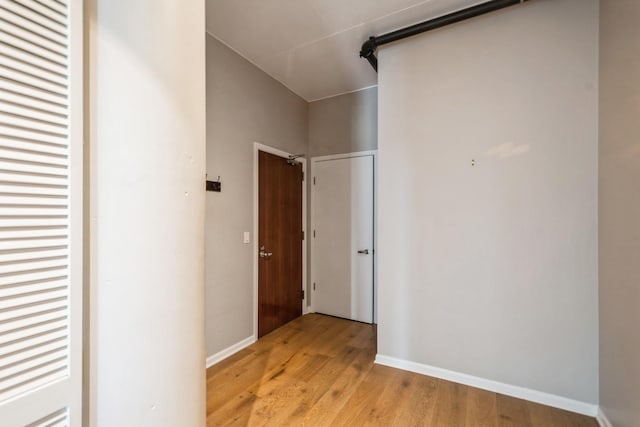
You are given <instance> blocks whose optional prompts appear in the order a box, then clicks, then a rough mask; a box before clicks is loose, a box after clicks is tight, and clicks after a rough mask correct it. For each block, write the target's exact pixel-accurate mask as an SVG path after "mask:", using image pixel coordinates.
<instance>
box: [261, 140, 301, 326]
mask: <svg viewBox="0 0 640 427" xmlns="http://www.w3.org/2000/svg"><path fill="white" fill-rule="evenodd" d="M258 171H259V178H258V179H259V183H258V188H259V189H258V204H259V208H258V227H259V232H258V248H262V247H264V252H265V253H266V254H267V255H266V256H259V258H258V337H262V336H264V335H266V334H268V333H269V332H271V331H273V330H274V329H276V328H279V327H280V326H282V325H284V324H285V323H287V322H290V321H291V320H293V319H295V318H297V317H300V316H301V315H302V165H301V164H300V163H296V164H295V165H294V166H291V165H289V164H288V163H287V160H286V159H284V158H282V157H279V156H275V155H273V154H269V153H265V152H263V151H260V152H259V155H258ZM268 254H271V255H268Z"/></svg>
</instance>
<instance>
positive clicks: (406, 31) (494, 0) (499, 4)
mask: <svg viewBox="0 0 640 427" xmlns="http://www.w3.org/2000/svg"><path fill="white" fill-rule="evenodd" d="M526 1H529V0H491V1H488V2H486V3H481V4H479V5H476V6H472V7H469V8H467V9H462V10H459V11H457V12H453V13H449V14H448V15H443V16H440V17H438V18H434V19H430V20H429V21H424V22H421V23H419V24H415V25H411V26H409V27H405V28H401V29H399V30H396V31H392V32H390V33H387V34H383V35H381V36H377V37H369V40H367V41H366V42H364V44H363V45H362V49H361V50H360V57H361V58H365V59H366V60H367V61H369V64H371V66H372V67H373V69H374V70H376V72H377V71H378V58H377V57H376V49H377V48H378V46H382V45H384V44H387V43H393V42H395V41H398V40H402V39H406V38H407V37H412V36H415V35H417V34H421V33H425V32H427V31H431V30H435V29H437V28H441V27H445V26H447V25H451V24H455V23H456V22H460V21H465V20H467V19H471V18H475V17H476V16H480V15H484V14H486V13H491V12H495V11H496V10H500V9H504V8H505V7H508V6H513V5H515V4H520V3H524V2H526Z"/></svg>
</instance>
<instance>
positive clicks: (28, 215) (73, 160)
mask: <svg viewBox="0 0 640 427" xmlns="http://www.w3.org/2000/svg"><path fill="white" fill-rule="evenodd" d="M82 13H83V12H82V1H81V0H56V1H53V0H38V1H36V0H15V1H10V0H0V27H1V31H0V44H1V45H2V48H1V49H0V425H1V426H2V427H14V426H16V427H18V426H20V427H22V426H68V425H72V426H80V425H81V423H82V420H81V409H82V408H81V401H82V376H81V375H82V164H83V161H82V117H81V113H82V43H81V40H82V22H83V18H82Z"/></svg>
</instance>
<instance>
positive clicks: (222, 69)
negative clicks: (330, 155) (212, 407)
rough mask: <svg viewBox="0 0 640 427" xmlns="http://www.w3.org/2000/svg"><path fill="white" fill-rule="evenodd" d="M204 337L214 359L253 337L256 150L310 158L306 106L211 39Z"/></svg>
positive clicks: (297, 97)
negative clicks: (212, 185)
mask: <svg viewBox="0 0 640 427" xmlns="http://www.w3.org/2000/svg"><path fill="white" fill-rule="evenodd" d="M206 102H207V173H208V174H209V179H216V178H217V177H218V176H220V177H221V179H222V192H221V193H212V192H209V193H207V195H206V232H205V234H206V336H207V355H208V356H212V355H214V354H216V353H218V352H219V351H221V350H224V349H226V348H228V347H230V346H232V345H234V344H237V343H238V342H240V341H242V340H244V339H246V338H248V337H250V336H252V335H253V325H254V317H253V312H254V305H253V239H255V236H253V235H252V236H251V244H244V243H243V232H245V231H249V232H251V234H253V212H254V211H253V209H254V208H253V182H254V181H253V144H254V142H260V143H263V144H266V145H269V146H272V147H275V148H278V149H280V150H283V151H285V152H288V153H295V154H306V152H307V113H308V104H307V102H306V101H305V100H303V99H302V98H300V97H299V96H297V95H296V94H294V93H293V92H291V91H290V90H289V89H287V88H286V87H284V86H283V85H282V84H281V83H279V82H277V81H276V80H274V79H273V78H271V77H269V76H268V75H267V74H265V73H264V72H263V71H261V70H260V69H258V68H257V67H255V66H254V65H252V64H251V63H249V62H248V61H247V60H245V59H243V58H242V57H240V56H239V55H238V54H237V53H235V52H233V51H232V50H231V49H229V48H228V47H226V46H224V45H223V44H222V43H220V42H219V41H218V40H217V39H215V38H214V37H212V36H207V100H206Z"/></svg>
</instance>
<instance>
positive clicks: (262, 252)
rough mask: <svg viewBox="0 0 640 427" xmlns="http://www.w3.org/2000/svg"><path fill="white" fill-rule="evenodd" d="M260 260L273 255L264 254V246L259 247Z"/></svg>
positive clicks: (270, 253) (269, 253)
mask: <svg viewBox="0 0 640 427" xmlns="http://www.w3.org/2000/svg"><path fill="white" fill-rule="evenodd" d="M259 255H260V258H270V257H271V255H273V253H272V252H266V251H265V249H264V246H260V253H259Z"/></svg>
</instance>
